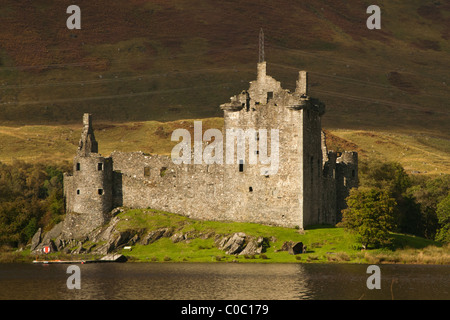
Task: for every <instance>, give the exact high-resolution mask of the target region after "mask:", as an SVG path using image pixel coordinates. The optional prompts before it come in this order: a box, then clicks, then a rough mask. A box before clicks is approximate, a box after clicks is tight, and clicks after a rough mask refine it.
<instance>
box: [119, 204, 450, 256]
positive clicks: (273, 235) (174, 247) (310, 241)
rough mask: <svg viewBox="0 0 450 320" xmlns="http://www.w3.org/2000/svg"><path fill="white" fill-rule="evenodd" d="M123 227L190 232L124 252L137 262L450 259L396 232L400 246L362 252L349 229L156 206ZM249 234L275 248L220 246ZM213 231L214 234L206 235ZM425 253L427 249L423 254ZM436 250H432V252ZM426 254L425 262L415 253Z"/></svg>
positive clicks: (444, 250)
mask: <svg viewBox="0 0 450 320" xmlns="http://www.w3.org/2000/svg"><path fill="white" fill-rule="evenodd" d="M118 217H119V218H120V219H121V220H120V222H119V223H118V225H117V228H118V229H119V230H122V231H124V230H143V229H145V230H147V231H149V230H155V229H158V228H163V227H164V228H170V229H172V230H173V231H174V233H175V232H176V233H188V232H189V233H190V234H191V235H192V239H190V240H187V241H180V242H177V243H173V242H172V240H171V239H170V238H161V239H159V240H157V241H156V242H154V243H152V244H149V245H141V244H137V245H134V246H133V247H132V250H131V251H129V250H122V252H121V253H122V254H124V255H126V256H127V257H128V258H130V259H131V261H143V262H217V261H220V262H242V263H251V262H258V263H299V262H301V263H369V262H373V261H378V262H379V263H383V262H384V263H386V262H392V263H399V262H404V263H408V262H409V263H421V262H422V263H449V262H450V247H449V246H447V247H445V246H444V247H442V246H441V245H440V244H439V243H437V242H434V241H431V240H426V239H422V238H419V237H413V236H408V235H402V234H393V238H394V249H377V250H364V251H362V250H361V246H360V244H359V243H358V242H357V241H356V238H355V236H354V235H353V234H350V233H348V232H347V231H346V230H344V229H343V228H336V227H332V226H323V225H319V226H313V227H310V228H308V229H307V230H304V231H299V230H297V229H294V228H284V227H276V226H266V225H260V224H255V223H238V222H221V221H200V220H193V219H190V218H187V217H184V216H181V215H177V214H172V213H167V212H163V211H158V210H151V209H145V210H141V209H133V210H126V211H124V212H123V213H121V214H119V215H118ZM235 232H244V233H245V234H246V235H248V236H254V237H259V236H263V237H266V238H268V239H269V244H270V246H269V247H268V248H267V250H266V251H265V252H263V253H262V254H261V255H255V256H251V257H250V256H241V255H227V254H226V253H225V252H224V251H221V250H219V249H218V248H217V247H216V245H215V242H214V239H215V236H223V235H229V234H232V233H235ZM207 234H209V237H206V235H207ZM285 241H301V242H303V244H304V245H306V246H307V251H306V253H303V254H299V255H290V254H289V253H288V252H285V251H279V252H277V250H278V249H280V248H281V246H282V245H283V243H284V242H285ZM420 252H422V253H420ZM428 253H430V254H428ZM419 254H421V255H422V256H423V255H424V254H425V256H426V257H422V258H421V260H418V259H415V258H414V257H415V256H418V255H419Z"/></svg>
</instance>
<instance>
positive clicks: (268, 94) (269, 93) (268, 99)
mask: <svg viewBox="0 0 450 320" xmlns="http://www.w3.org/2000/svg"><path fill="white" fill-rule="evenodd" d="M272 98H273V92H272V91H269V92H267V102H269V101H270V99H272Z"/></svg>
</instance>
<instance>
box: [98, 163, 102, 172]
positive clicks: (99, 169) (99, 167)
mask: <svg viewBox="0 0 450 320" xmlns="http://www.w3.org/2000/svg"><path fill="white" fill-rule="evenodd" d="M97 170H98V171H103V163H99V164H97Z"/></svg>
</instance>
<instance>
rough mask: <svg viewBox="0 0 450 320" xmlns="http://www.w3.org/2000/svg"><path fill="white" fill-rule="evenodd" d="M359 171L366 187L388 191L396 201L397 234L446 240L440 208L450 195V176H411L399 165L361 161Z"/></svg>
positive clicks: (444, 223) (362, 184) (361, 183)
mask: <svg viewBox="0 0 450 320" xmlns="http://www.w3.org/2000/svg"><path fill="white" fill-rule="evenodd" d="M359 169H360V170H359V178H360V185H361V186H362V187H370V188H376V189H379V190H384V191H386V192H388V193H389V194H390V196H391V197H392V198H394V199H395V201H396V206H395V208H394V213H393V216H394V221H395V225H396V229H395V231H397V232H401V233H407V234H413V235H417V236H421V237H425V238H427V239H435V238H436V239H437V240H438V239H439V240H441V241H442V239H444V238H445V237H446V234H448V232H449V231H448V229H445V225H446V222H445V221H444V222H441V221H440V220H439V218H438V216H437V206H438V204H439V203H440V202H441V201H442V200H443V199H444V198H445V197H446V196H447V195H448V194H449V192H450V176H449V175H442V176H438V177H426V176H415V175H408V174H407V173H406V172H405V170H404V169H403V167H402V166H401V165H400V164H399V163H395V162H361V165H360V168H359ZM444 220H445V219H444Z"/></svg>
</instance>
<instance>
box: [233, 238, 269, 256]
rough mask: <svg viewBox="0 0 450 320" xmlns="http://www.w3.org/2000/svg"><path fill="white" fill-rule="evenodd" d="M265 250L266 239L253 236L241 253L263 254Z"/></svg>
mask: <svg viewBox="0 0 450 320" xmlns="http://www.w3.org/2000/svg"><path fill="white" fill-rule="evenodd" d="M264 250H265V239H264V238H263V237H258V238H257V239H255V238H252V239H250V240H249V241H248V243H247V245H246V246H245V248H244V249H243V250H242V251H241V252H240V253H239V254H240V255H255V254H261V253H262V252H263V251H264Z"/></svg>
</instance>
